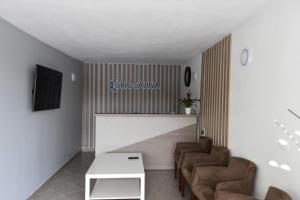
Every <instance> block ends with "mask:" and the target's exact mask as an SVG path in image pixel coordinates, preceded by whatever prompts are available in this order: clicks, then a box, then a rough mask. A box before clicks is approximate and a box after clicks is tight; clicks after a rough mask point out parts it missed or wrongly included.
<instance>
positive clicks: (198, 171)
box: [192, 166, 228, 187]
mask: <svg viewBox="0 0 300 200" xmlns="http://www.w3.org/2000/svg"><path fill="white" fill-rule="evenodd" d="M227 174H228V169H227V167H223V166H202V167H199V166H198V167H196V168H194V172H193V175H194V176H193V179H192V186H196V185H199V184H201V185H209V186H212V187H215V186H216V185H217V184H218V183H220V182H224V181H226V180H227Z"/></svg>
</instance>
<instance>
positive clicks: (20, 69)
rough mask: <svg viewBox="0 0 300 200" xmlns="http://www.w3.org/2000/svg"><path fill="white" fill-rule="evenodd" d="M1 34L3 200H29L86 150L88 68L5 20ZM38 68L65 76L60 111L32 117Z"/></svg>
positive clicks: (0, 24) (0, 171) (0, 179)
mask: <svg viewBox="0 0 300 200" xmlns="http://www.w3.org/2000/svg"><path fill="white" fill-rule="evenodd" d="M0 30H1V31H0V44H1V45H0V138H1V139H0V158H1V164H0V199H1V200H4V199H5V200H12V199H18V200H23V199H26V198H27V197H28V196H29V195H30V194H31V193H32V192H34V191H35V190H36V189H37V187H38V186H39V185H40V184H42V183H43V182H44V181H45V180H47V178H49V177H50V176H51V175H52V174H53V173H54V172H55V171H56V170H57V169H58V168H59V167H61V166H62V164H63V163H64V162H65V161H67V160H68V159H69V158H70V157H71V156H72V155H73V154H74V153H76V152H77V151H78V150H79V149H80V146H81V65H82V63H81V62H79V61H77V60H74V59H72V58H70V57H68V56H66V55H64V54H62V53H60V52H58V51H56V50H54V49H53V48H51V47H49V46H47V45H45V44H43V43H41V42H40V41H38V40H36V39H34V38H32V37H31V36H29V35H27V34H26V33H24V32H22V31H20V30H18V29H17V28H15V27H13V26H12V25H10V24H8V23H7V22H5V21H4V20H2V19H1V18H0ZM37 63H38V64H41V65H45V66H48V67H50V68H53V69H56V70H59V71H61V72H63V76H64V77H63V85H62V99H61V108H60V109H56V110H49V111H40V112H35V113H33V112H32V106H31V102H32V95H31V90H32V86H33V75H34V68H35V64H37ZM71 72H76V73H77V78H78V80H77V81H76V82H71V80H70V75H71Z"/></svg>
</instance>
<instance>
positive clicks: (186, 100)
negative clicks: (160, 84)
mask: <svg viewBox="0 0 300 200" xmlns="http://www.w3.org/2000/svg"><path fill="white" fill-rule="evenodd" d="M196 101H200V100H199V99H192V93H191V92H190V91H188V92H187V93H186V97H184V98H183V99H179V102H180V104H183V105H184V107H185V114H187V115H190V114H191V111H192V106H193V104H194V103H195V102H196Z"/></svg>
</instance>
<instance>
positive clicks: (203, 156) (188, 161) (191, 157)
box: [182, 152, 214, 168]
mask: <svg viewBox="0 0 300 200" xmlns="http://www.w3.org/2000/svg"><path fill="white" fill-rule="evenodd" d="M213 160H214V158H213V157H212V155H211V154H208V153H195V152H186V153H185V154H184V157H183V160H182V167H186V168H193V165H194V163H202V162H208V161H213Z"/></svg>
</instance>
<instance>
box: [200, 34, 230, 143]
mask: <svg viewBox="0 0 300 200" xmlns="http://www.w3.org/2000/svg"><path fill="white" fill-rule="evenodd" d="M230 51H231V35H229V36H227V37H225V38H224V39H223V40H222V41H220V42H219V43H217V44H215V45H214V46H213V47H211V48H210V49H208V50H207V51H206V52H204V53H203V54H202V74H201V93H200V94H201V104H200V105H201V107H200V112H201V122H200V127H201V128H202V129H205V130H206V133H205V134H206V136H209V137H211V138H212V139H213V142H214V145H218V146H225V147H227V145H228V114H229V113H228V110H229V109H228V106H229V86H230V82H229V79H230Z"/></svg>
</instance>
